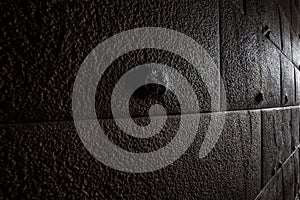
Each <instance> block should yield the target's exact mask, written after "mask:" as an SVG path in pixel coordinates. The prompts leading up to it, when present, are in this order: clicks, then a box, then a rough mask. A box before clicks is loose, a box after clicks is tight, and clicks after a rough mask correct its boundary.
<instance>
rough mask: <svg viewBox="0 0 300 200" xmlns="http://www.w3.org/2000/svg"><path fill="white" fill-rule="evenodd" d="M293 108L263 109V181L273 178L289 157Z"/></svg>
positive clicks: (264, 182)
mask: <svg viewBox="0 0 300 200" xmlns="http://www.w3.org/2000/svg"><path fill="white" fill-rule="evenodd" d="M290 123H291V110H290V109H288V108H287V109H266V110H262V183H263V186H265V185H266V183H267V182H268V181H269V180H270V179H271V177H272V176H273V175H274V174H275V172H276V170H277V169H278V168H279V167H281V165H282V163H284V161H285V160H286V159H287V158H288V157H289V155H290V154H291V152H292V150H291V149H292V148H291V140H292V139H291V126H290Z"/></svg>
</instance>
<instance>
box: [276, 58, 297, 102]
mask: <svg viewBox="0 0 300 200" xmlns="http://www.w3.org/2000/svg"><path fill="white" fill-rule="evenodd" d="M280 66H281V105H282V106H292V105H295V75H294V65H293V63H291V62H290V61H289V60H288V59H287V58H286V57H285V56H284V55H282V54H281V56H280Z"/></svg>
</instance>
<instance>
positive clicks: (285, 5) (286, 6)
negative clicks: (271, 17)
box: [279, 0, 291, 24]
mask: <svg viewBox="0 0 300 200" xmlns="http://www.w3.org/2000/svg"><path fill="white" fill-rule="evenodd" d="M279 7H280V11H283V13H284V14H285V16H286V18H287V20H288V22H289V24H291V4H290V1H286V0H279Z"/></svg>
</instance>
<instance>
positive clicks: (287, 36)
mask: <svg viewBox="0 0 300 200" xmlns="http://www.w3.org/2000/svg"><path fill="white" fill-rule="evenodd" d="M288 2H289V1H288ZM286 5H287V4H286ZM288 5H289V4H288ZM284 8H285V7H283V8H282V7H281V6H279V11H280V30H281V43H282V51H283V53H284V54H285V55H286V56H287V57H288V58H289V59H290V60H292V46H291V29H290V26H291V25H290V24H291V23H290V21H289V19H290V18H289V17H287V15H286V12H285V11H284Z"/></svg>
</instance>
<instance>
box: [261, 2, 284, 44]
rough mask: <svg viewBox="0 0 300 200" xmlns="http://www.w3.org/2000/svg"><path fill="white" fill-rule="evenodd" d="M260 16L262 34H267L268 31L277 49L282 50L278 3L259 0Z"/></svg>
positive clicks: (268, 36)
mask: <svg viewBox="0 0 300 200" xmlns="http://www.w3.org/2000/svg"><path fill="white" fill-rule="evenodd" d="M258 6H260V8H261V9H260V10H259V9H258V11H259V12H258V15H259V16H260V20H261V21H260V24H261V26H262V33H266V31H267V29H269V30H270V31H271V32H270V34H268V35H267V38H268V39H270V40H271V41H272V42H273V43H274V44H275V45H276V46H277V47H279V48H281V40H280V38H281V36H280V19H279V9H278V3H277V1H274V0H264V1H260V0H258Z"/></svg>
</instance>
